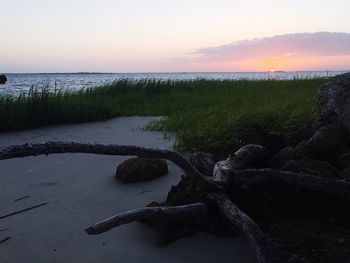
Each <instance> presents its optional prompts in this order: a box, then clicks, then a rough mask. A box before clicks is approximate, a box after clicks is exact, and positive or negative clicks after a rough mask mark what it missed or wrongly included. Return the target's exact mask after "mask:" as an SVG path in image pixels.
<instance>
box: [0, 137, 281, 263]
mask: <svg viewBox="0 0 350 263" xmlns="http://www.w3.org/2000/svg"><path fill="white" fill-rule="evenodd" d="M55 153H91V154H102V155H121V156H126V155H136V156H139V157H147V158H163V159H167V160H170V161H172V162H174V163H175V164H176V165H178V166H179V167H180V168H181V169H182V170H183V171H184V172H185V174H186V175H187V176H188V177H189V178H190V179H191V180H193V181H194V182H196V183H197V184H198V185H199V186H201V187H203V189H204V190H206V191H208V199H210V200H211V201H213V202H214V203H215V204H216V205H217V207H218V208H219V209H220V210H221V212H222V214H223V215H224V216H226V217H227V219H228V220H229V221H230V222H232V223H233V224H234V225H236V226H237V227H238V228H239V229H241V230H242V232H243V233H245V234H247V235H248V237H249V239H250V240H251V243H252V246H253V248H254V250H255V255H256V259H257V261H258V262H260V263H267V262H275V257H274V256H273V254H272V252H271V249H270V247H269V244H268V242H267V237H266V236H265V234H264V233H263V231H262V230H261V229H260V227H259V226H258V225H257V224H256V223H255V222H254V221H253V220H251V219H250V218H249V217H248V216H247V215H246V214H245V213H244V212H243V211H241V210H239V208H238V207H237V206H236V205H235V204H234V203H233V202H232V201H231V200H230V199H229V197H228V195H227V194H226V193H225V188H224V187H222V185H221V184H219V183H217V182H215V181H212V180H211V178H209V177H207V176H205V175H204V174H202V173H201V172H199V171H198V169H196V168H195V167H194V166H193V165H192V164H191V163H190V162H189V161H187V160H186V159H185V158H184V157H183V156H182V155H181V154H180V153H178V152H175V151H171V150H165V149H149V148H142V147H136V146H121V145H105V144H83V143H74V142H47V143H39V144H24V145H15V146H10V147H7V148H5V149H2V150H0V160H5V159H11V158H18V157H26V156H37V155H48V154H55ZM195 206H196V205H195ZM197 206H198V204H197ZM201 209H203V208H201ZM145 211H147V212H145ZM149 211H151V212H149ZM156 211H159V210H156ZM160 211H162V210H160ZM168 211H169V210H168ZM149 213H151V214H152V213H153V214H155V210H149V209H146V210H145V209H141V210H138V211H136V212H135V211H134V212H129V213H126V214H122V215H119V216H118V215H117V216H114V217H112V218H110V219H107V220H105V221H102V222H100V223H97V225H95V226H93V227H92V228H88V230H87V232H90V233H93V232H94V231H95V230H96V227H97V230H96V231H97V232H98V231H99V230H98V229H99V228H98V227H101V228H100V230H106V231H108V230H109V229H110V227H111V226H113V225H114V224H115V226H116V225H118V224H119V225H120V224H123V223H129V222H132V221H135V220H140V219H141V218H142V216H140V215H142V214H143V215H147V217H148V216H150V215H149ZM156 213H157V212H156ZM158 213H159V212H158ZM97 232H96V233H97ZM102 232H103V231H102Z"/></svg>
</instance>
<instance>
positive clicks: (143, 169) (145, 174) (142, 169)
mask: <svg viewBox="0 0 350 263" xmlns="http://www.w3.org/2000/svg"><path fill="white" fill-rule="evenodd" d="M167 173H168V165H167V163H166V161H165V160H163V159H149V158H140V157H136V158H131V159H128V160H126V161H124V162H123V163H122V164H120V165H119V166H118V167H117V171H116V175H115V176H116V179H117V180H118V181H120V182H122V183H133V182H140V181H148V180H152V179H155V178H158V177H160V176H163V175H165V174H167Z"/></svg>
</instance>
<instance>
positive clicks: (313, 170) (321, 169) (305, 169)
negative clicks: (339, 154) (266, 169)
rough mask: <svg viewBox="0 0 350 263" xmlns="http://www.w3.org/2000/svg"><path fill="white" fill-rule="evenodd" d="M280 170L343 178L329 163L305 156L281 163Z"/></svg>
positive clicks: (329, 177)
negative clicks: (301, 158)
mask: <svg viewBox="0 0 350 263" xmlns="http://www.w3.org/2000/svg"><path fill="white" fill-rule="evenodd" d="M281 170H282V171H290V172H296V173H303V174H312V175H316V176H319V177H323V178H328V179H343V176H342V175H341V172H340V171H339V170H338V169H337V168H335V167H334V166H332V165H330V164H329V163H326V162H323V161H319V160H312V159H308V158H305V159H303V160H291V161H288V162H287V163H286V164H285V165H283V167H282V169H281Z"/></svg>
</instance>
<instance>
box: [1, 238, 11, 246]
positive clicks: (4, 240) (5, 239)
mask: <svg viewBox="0 0 350 263" xmlns="http://www.w3.org/2000/svg"><path fill="white" fill-rule="evenodd" d="M9 239H10V237H6V238H4V239H2V240H0V244H1V243H4V242H6V241H7V240H9Z"/></svg>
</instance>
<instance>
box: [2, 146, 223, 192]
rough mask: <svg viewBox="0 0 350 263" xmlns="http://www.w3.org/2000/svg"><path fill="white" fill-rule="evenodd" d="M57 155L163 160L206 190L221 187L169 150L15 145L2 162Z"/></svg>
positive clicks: (128, 147)
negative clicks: (85, 154) (170, 163)
mask: <svg viewBox="0 0 350 263" xmlns="http://www.w3.org/2000/svg"><path fill="white" fill-rule="evenodd" d="M55 153H91V154H102V155H119V156H127V155H136V156H139V157H147V158H163V159H167V160H170V161H172V162H173V163H175V164H176V165H177V166H179V167H180V168H181V169H182V170H183V171H184V172H185V174H186V175H187V176H188V177H190V178H191V179H192V180H194V181H196V182H197V183H199V184H201V185H202V186H203V187H204V188H213V189H218V188H220V186H219V185H218V184H216V183H214V182H212V181H211V180H210V179H209V178H207V177H206V176H205V175H203V174H202V173H200V172H199V171H198V170H197V169H196V168H195V167H194V166H193V165H192V164H191V163H190V162H189V161H187V160H186V159H185V157H183V156H182V155H181V154H180V153H178V152H175V151H171V150H167V149H152V148H144V147H138V146H132V145H117V144H92V143H77V142H46V143H38V144H28V143H27V144H23V145H13V146H9V147H7V148H4V149H2V150H0V160H5V159H11V158H19V157H26V156H37V155H49V154H55Z"/></svg>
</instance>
